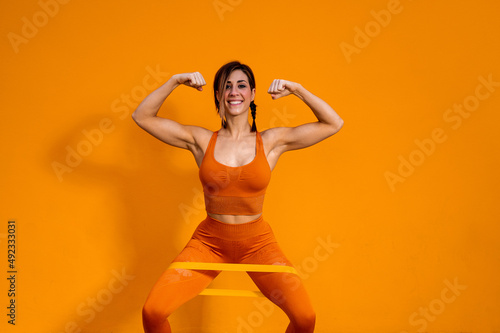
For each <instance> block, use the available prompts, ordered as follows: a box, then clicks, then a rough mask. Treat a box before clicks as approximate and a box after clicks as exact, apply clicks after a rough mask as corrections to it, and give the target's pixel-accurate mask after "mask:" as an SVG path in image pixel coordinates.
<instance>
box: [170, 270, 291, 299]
mask: <svg viewBox="0 0 500 333" xmlns="http://www.w3.org/2000/svg"><path fill="white" fill-rule="evenodd" d="M168 268H174V269H193V270H207V271H232V272H267V273H292V274H298V273H297V270H296V269H295V268H293V267H290V266H280V265H255V264H221V263H207V262H173V263H171V264H170V266H169V267H168ZM200 295H205V296H243V297H264V295H263V294H262V293H261V292H260V291H252V290H234V289H208V288H207V289H205V290H203V291H202V292H201V293H200Z"/></svg>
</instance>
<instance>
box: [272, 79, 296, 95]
mask: <svg viewBox="0 0 500 333" xmlns="http://www.w3.org/2000/svg"><path fill="white" fill-rule="evenodd" d="M298 87H299V84H298V83H295V82H291V81H286V80H279V79H277V80H274V81H273V83H271V86H270V87H269V90H268V91H267V92H268V93H269V94H271V97H272V99H278V98H280V97H284V96H288V95H290V94H293V93H294V92H295V91H296V90H297V88H298Z"/></svg>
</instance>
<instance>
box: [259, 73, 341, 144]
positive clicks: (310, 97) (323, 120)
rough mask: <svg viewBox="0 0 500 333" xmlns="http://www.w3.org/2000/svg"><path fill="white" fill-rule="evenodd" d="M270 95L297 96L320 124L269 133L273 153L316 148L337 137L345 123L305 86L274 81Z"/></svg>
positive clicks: (287, 128) (279, 129)
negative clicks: (315, 146) (330, 138)
mask: <svg viewBox="0 0 500 333" xmlns="http://www.w3.org/2000/svg"><path fill="white" fill-rule="evenodd" d="M268 93H269V94H271V97H272V98H273V99H278V98H281V97H284V96H288V95H290V94H293V95H295V96H297V97H298V98H300V99H301V100H302V101H303V102H304V103H305V104H306V105H307V106H308V107H309V108H310V109H311V110H312V112H313V113H314V115H315V116H316V118H317V119H318V121H317V122H313V123H307V124H303V125H300V126H297V127H277V128H272V129H269V130H268V131H269V135H270V137H271V138H272V140H271V141H272V142H273V145H272V149H276V150H277V151H278V152H279V154H281V153H283V152H285V151H288V150H293V149H301V148H306V147H309V146H312V145H314V144H316V143H318V142H320V141H322V140H324V139H326V138H328V137H330V136H332V135H334V134H335V133H337V132H338V131H339V130H340V129H341V128H342V126H343V125H344V121H343V120H342V118H340V116H339V115H338V114H337V113H336V112H335V110H333V108H332V107H331V106H330V105H328V103H326V102H325V101H324V100H322V99H321V98H319V97H318V96H315V95H314V94H312V93H311V92H310V91H308V90H307V89H305V88H304V87H303V86H302V85H301V84H299V83H296V82H291V81H286V80H274V81H273V83H272V84H271V86H270V87H269V90H268Z"/></svg>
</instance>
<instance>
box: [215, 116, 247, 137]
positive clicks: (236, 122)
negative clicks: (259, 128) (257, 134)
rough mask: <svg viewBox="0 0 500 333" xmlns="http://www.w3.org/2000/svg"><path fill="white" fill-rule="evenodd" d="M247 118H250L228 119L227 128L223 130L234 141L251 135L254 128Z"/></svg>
mask: <svg viewBox="0 0 500 333" xmlns="http://www.w3.org/2000/svg"><path fill="white" fill-rule="evenodd" d="M245 118H248V117H241V116H237V117H230V118H227V119H226V120H227V126H226V128H223V129H222V130H223V131H225V132H227V133H228V134H229V136H231V137H232V138H233V139H238V138H239V137H241V136H243V135H247V134H249V133H250V132H251V131H252V126H251V125H250V124H249V123H248V120H247V119H245Z"/></svg>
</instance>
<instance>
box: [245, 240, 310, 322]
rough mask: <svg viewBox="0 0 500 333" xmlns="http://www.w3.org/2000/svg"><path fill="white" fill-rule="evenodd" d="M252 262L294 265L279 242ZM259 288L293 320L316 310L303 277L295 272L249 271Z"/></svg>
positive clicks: (251, 259)
mask: <svg viewBox="0 0 500 333" xmlns="http://www.w3.org/2000/svg"><path fill="white" fill-rule="evenodd" d="M245 263H251V264H264V265H286V266H292V267H293V265H292V263H291V262H290V261H289V260H288V259H287V257H286V256H285V254H284V253H283V251H282V250H281V248H280V247H279V245H278V244H277V243H272V244H269V245H267V246H266V247H264V248H263V249H262V250H261V251H259V253H258V255H257V256H254V257H253V258H250V262H248V261H246V262H245ZM248 275H249V276H250V278H251V279H252V280H253V281H254V283H255V285H256V286H257V287H258V288H259V290H260V291H261V292H262V293H263V294H264V296H266V297H267V298H268V299H269V300H271V301H272V302H273V303H275V304H276V305H278V306H279V307H280V308H281V309H282V310H283V311H284V312H285V313H286V314H287V315H288V317H290V318H291V319H292V320H293V318H298V317H301V316H304V315H306V316H307V315H308V314H311V315H312V314H313V313H314V310H313V307H312V304H311V301H310V298H309V295H308V294H307V291H306V289H305V287H304V284H303V283H302V279H301V278H300V277H299V276H298V275H296V274H293V273H265V272H249V273H248Z"/></svg>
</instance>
